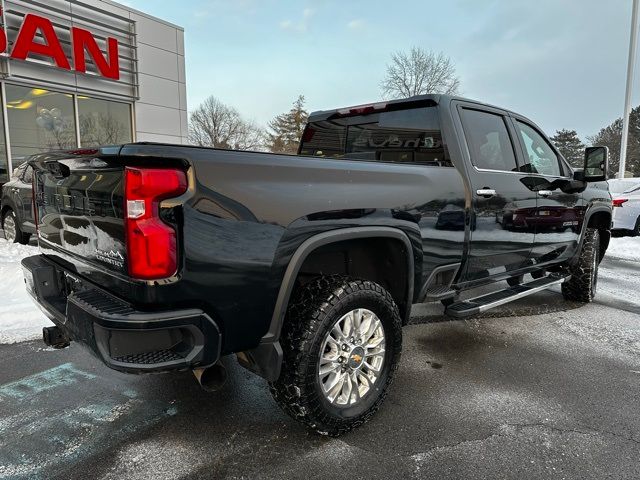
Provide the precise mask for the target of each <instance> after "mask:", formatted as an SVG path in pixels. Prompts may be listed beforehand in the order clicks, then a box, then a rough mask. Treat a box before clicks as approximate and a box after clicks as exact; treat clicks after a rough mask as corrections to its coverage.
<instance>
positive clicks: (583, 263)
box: [562, 228, 600, 303]
mask: <svg viewBox="0 0 640 480" xmlns="http://www.w3.org/2000/svg"><path fill="white" fill-rule="evenodd" d="M599 264H600V232H599V231H598V230H597V229H595V228H587V230H586V232H585V237H584V241H583V242H582V249H581V250H580V257H579V259H578V262H577V263H576V264H575V265H574V266H573V267H572V268H571V278H570V279H569V280H567V281H566V282H564V283H563V284H562V295H563V296H564V299H565V300H570V301H573V302H581V303H589V302H592V301H593V298H594V297H595V295H596V287H597V285H598V265H599Z"/></svg>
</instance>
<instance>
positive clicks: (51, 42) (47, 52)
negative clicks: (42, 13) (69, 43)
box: [11, 13, 71, 70]
mask: <svg viewBox="0 0 640 480" xmlns="http://www.w3.org/2000/svg"><path fill="white" fill-rule="evenodd" d="M38 30H40V31H41V32H42V36H43V38H44V40H45V43H36V41H35V38H36V33H38ZM32 53H35V54H37V55H42V56H45V57H51V58H53V60H54V61H55V62H56V65H57V66H58V67H60V68H64V69H65V70H71V65H69V60H68V59H67V56H66V55H65V54H64V50H62V45H60V40H58V36H57V35H56V31H55V30H54V29H53V25H52V24H51V22H50V21H49V20H47V19H46V18H43V17H39V16H38V15H33V14H32V13H29V14H27V16H25V17H24V23H23V24H22V27H21V28H20V32H19V33H18V38H17V39H16V43H15V45H14V47H13V51H12V52H11V56H12V57H13V58H17V59H19V60H26V59H27V57H28V56H29V55H30V54H32Z"/></svg>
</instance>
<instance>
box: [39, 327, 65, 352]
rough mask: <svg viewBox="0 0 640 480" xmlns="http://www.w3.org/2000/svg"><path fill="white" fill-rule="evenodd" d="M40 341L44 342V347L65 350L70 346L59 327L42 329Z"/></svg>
mask: <svg viewBox="0 0 640 480" xmlns="http://www.w3.org/2000/svg"><path fill="white" fill-rule="evenodd" d="M42 340H44V343H45V345H47V346H49V347H53V348H67V347H68V346H69V345H71V342H70V341H69V339H68V338H67V336H66V335H65V334H64V333H63V332H62V330H61V329H60V327H44V328H43V329H42Z"/></svg>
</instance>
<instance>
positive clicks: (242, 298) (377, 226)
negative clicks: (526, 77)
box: [23, 95, 612, 435]
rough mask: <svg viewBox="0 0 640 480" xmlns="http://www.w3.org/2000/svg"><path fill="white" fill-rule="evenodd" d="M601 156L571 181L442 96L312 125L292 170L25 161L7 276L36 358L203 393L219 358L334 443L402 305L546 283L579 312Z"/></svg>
mask: <svg viewBox="0 0 640 480" xmlns="http://www.w3.org/2000/svg"><path fill="white" fill-rule="evenodd" d="M607 159H608V152H607V150H606V148H601V147H592V148H589V149H587V151H586V153H585V168H584V170H576V171H574V170H573V169H572V168H571V167H570V166H569V165H568V164H567V162H566V161H565V160H564V159H563V158H562V155H560V153H559V152H558V151H557V150H556V148H555V147H554V146H553V145H552V144H551V142H550V141H549V140H548V139H547V137H546V136H545V135H544V134H543V133H542V131H541V130H540V129H539V128H538V127H537V126H536V125H535V124H534V123H533V122H531V121H530V120H528V119H527V118H525V117H523V116H521V115H518V114H516V113H513V112H510V111H508V110H504V109H501V108H497V107H493V106H488V105H485V104H482V103H478V102H474V101H470V100H465V99H462V98H452V97H448V96H441V95H427V96H419V97H413V98H409V99H406V100H398V101H390V102H384V103H377V104H372V105H364V106H358V107H352V108H345V109H340V110H331V111H322V112H316V113H314V114H312V115H311V116H310V118H309V123H308V125H307V127H306V129H305V131H304V135H303V138H302V141H301V144H300V149H299V155H297V156H287V155H278V154H269V153H257V152H238V151H225V150H217V149H209V148H198V147H188V146H175V145H161V144H147V143H137V144H129V145H121V146H112V147H104V148H100V149H96V150H78V151H68V152H54V153H48V154H42V155H37V156H35V157H33V158H32V159H31V161H30V164H31V165H32V166H33V168H34V199H35V203H36V208H35V215H36V219H35V223H36V225H37V235H38V240H39V245H40V249H41V255H37V256H33V257H29V258H26V259H25V260H24V261H23V267H24V271H25V281H26V284H27V288H28V290H29V292H30V293H31V295H32V296H33V297H34V299H35V301H36V302H37V303H38V304H39V305H40V307H41V308H42V310H43V311H45V312H46V313H47V315H48V316H49V317H50V318H51V319H52V321H53V322H54V323H55V325H56V326H55V327H50V328H47V329H45V332H44V337H45V342H46V343H48V344H49V345H54V346H57V347H64V346H67V345H69V342H70V341H77V342H80V343H82V344H84V345H86V346H88V347H89V349H90V350H91V351H92V352H93V353H94V354H95V355H96V356H97V357H99V358H100V359H101V360H102V361H104V362H105V363H106V364H107V365H108V366H109V367H111V368H114V369H116V370H120V371H124V372H134V373H141V372H161V371H170V370H194V372H195V373H196V376H197V377H198V378H199V380H200V382H201V384H202V385H203V386H205V387H215V386H217V385H219V384H220V382H221V381H222V377H223V376H224V367H223V366H222V365H221V364H220V359H221V357H223V356H227V355H230V354H236V356H237V358H238V360H239V362H240V363H241V364H242V365H243V366H245V367H246V368H248V369H249V370H251V371H253V372H255V373H257V374H258V375H260V376H262V377H264V378H265V379H266V380H267V381H268V382H269V384H270V387H271V391H272V393H273V396H274V398H275V399H276V401H277V402H278V403H279V404H280V405H281V406H282V408H283V409H284V410H285V411H286V412H288V413H289V414H290V415H291V416H293V417H294V418H296V419H297V420H299V421H301V422H303V423H304V424H306V425H307V426H309V427H310V428H312V429H315V430H316V431H319V432H323V433H327V434H330V435H338V434H340V433H343V432H346V431H348V430H350V429H352V428H353V427H355V426H357V425H360V424H362V423H363V422H364V421H366V420H367V419H369V418H370V417H371V415H372V414H373V413H374V412H375V411H376V410H377V409H378V407H379V406H380V404H381V402H382V401H383V399H384V397H385V394H386V392H387V390H388V388H389V385H390V383H391V380H392V378H393V375H394V372H395V370H396V368H397V366H398V363H399V359H400V352H401V349H402V326H403V325H404V324H406V323H407V320H408V318H409V315H410V311H411V305H412V304H414V303H419V302H428V301H440V302H442V303H443V304H444V307H445V309H446V310H445V311H446V313H447V314H448V315H450V316H451V317H453V318H462V317H467V316H471V315H475V314H477V313H478V312H482V311H484V310H486V309H488V308H491V307H493V306H496V305H500V304H503V303H506V302H509V301H512V300H515V299H518V298H521V297H523V296H526V295H528V294H531V293H534V292H537V291H540V290H544V289H547V288H549V287H550V286H552V285H557V284H562V293H563V294H564V297H565V298H566V299H569V300H573V301H579V302H590V301H591V300H592V299H593V296H594V295H595V292H596V283H597V273H598V264H599V262H600V260H601V259H602V257H603V255H604V253H605V251H606V249H607V245H608V243H609V238H610V226H611V210H612V205H611V196H610V194H609V191H608V188H607V183H606V181H605V179H606V175H607ZM525 275H530V276H531V277H532V279H531V278H530V277H529V276H527V277H526V279H528V280H525ZM501 281H506V282H507V283H508V287H507V285H506V284H504V283H501ZM488 284H491V285H495V289H494V290H495V291H493V292H492V293H489V294H485V295H481V296H476V297H473V298H470V299H469V298H468V297H469V293H468V292H467V291H468V290H472V289H474V288H476V287H479V286H486V285H488ZM462 292H466V293H465V295H464V297H465V298H467V299H466V300H462V299H461V297H460V295H461V293H462Z"/></svg>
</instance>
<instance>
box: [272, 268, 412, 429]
mask: <svg viewBox="0 0 640 480" xmlns="http://www.w3.org/2000/svg"><path fill="white" fill-rule="evenodd" d="M281 344H282V350H283V362H282V372H281V374H280V378H279V379H278V380H277V381H275V382H273V383H271V384H270V387H271V393H272V395H273V397H274V399H275V400H276V402H277V403H278V404H279V405H280V407H281V408H282V409H283V410H284V411H285V413H287V414H288V415H290V416H291V417H293V418H294V419H296V420H298V421H299V422H301V423H303V424H305V425H306V426H307V427H309V428H311V429H313V430H315V431H317V432H318V433H321V434H324V435H331V436H338V435H341V434H343V433H346V432H348V431H350V430H352V429H353V428H355V427H358V426H360V425H362V424H364V423H365V422H367V421H368V420H369V419H370V418H371V417H372V416H373V414H375V412H376V411H377V410H378V409H379V408H380V405H381V404H382V402H383V400H384V398H385V396H386V394H387V391H388V388H389V386H390V384H391V381H392V379H393V375H394V373H395V371H396V369H397V367H398V363H399V361H400V352H401V350H402V320H401V318H400V314H399V312H398V307H397V306H396V304H395V302H394V301H393V299H392V298H391V295H390V294H389V293H388V292H387V291H386V290H385V289H384V288H382V287H381V286H380V285H378V284H376V283H374V282H371V281H368V280H355V279H351V278H347V277H337V276H332V277H320V278H318V279H316V280H313V281H312V282H310V283H309V284H307V285H305V286H304V287H303V288H301V289H300V290H299V291H298V292H297V293H296V295H295V298H294V299H293V300H292V303H291V305H290V306H289V310H288V312H287V316H286V320H285V325H284V328H283V332H282V336H281Z"/></svg>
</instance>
